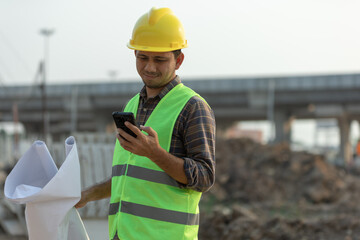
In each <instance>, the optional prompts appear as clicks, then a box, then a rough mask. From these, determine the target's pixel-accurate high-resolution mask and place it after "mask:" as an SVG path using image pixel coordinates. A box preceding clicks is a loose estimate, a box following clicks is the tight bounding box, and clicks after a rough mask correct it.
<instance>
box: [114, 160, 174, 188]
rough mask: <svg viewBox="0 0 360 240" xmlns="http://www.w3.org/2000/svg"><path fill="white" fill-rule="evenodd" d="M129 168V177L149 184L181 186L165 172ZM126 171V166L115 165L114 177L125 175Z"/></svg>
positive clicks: (134, 167) (129, 166)
mask: <svg viewBox="0 0 360 240" xmlns="http://www.w3.org/2000/svg"><path fill="white" fill-rule="evenodd" d="M127 168H128V169H127V176H128V177H133V178H138V179H142V180H146V181H149V182H156V183H161V184H166V185H169V186H174V187H178V186H179V185H178V183H177V182H176V181H175V180H174V179H173V178H172V177H170V176H169V175H167V174H166V173H165V172H162V171H157V170H152V169H148V168H143V167H139V166H133V165H128V167H127ZM125 171H126V165H125V164H122V165H115V166H113V168H112V176H113V177H116V176H121V175H124V174H125Z"/></svg>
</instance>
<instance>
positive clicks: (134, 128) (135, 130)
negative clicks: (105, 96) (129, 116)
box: [125, 121, 141, 136]
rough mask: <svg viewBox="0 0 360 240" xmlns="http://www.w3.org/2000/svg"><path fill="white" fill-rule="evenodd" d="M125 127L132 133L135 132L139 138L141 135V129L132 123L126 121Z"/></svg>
mask: <svg viewBox="0 0 360 240" xmlns="http://www.w3.org/2000/svg"><path fill="white" fill-rule="evenodd" d="M125 126H126V127H128V128H129V129H130V130H131V131H133V133H135V134H136V135H137V136H139V135H140V134H141V131H140V129H139V128H137V127H136V126H135V125H134V124H132V123H130V122H128V121H126V122H125Z"/></svg>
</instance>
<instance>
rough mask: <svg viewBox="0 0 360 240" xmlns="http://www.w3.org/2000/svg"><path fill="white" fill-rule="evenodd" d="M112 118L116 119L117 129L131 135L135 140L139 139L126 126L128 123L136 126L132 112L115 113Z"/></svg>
mask: <svg viewBox="0 0 360 240" xmlns="http://www.w3.org/2000/svg"><path fill="white" fill-rule="evenodd" d="M112 116H113V118H114V121H115V124H116V127H117V128H121V129H122V130H124V131H125V132H126V133H128V134H130V135H131V136H133V137H135V138H136V137H137V136H136V134H135V133H134V132H133V131H131V130H130V129H129V128H128V127H126V126H125V122H126V121H128V122H130V123H131V124H133V125H135V126H136V124H135V118H134V114H133V113H132V112H113V113H112Z"/></svg>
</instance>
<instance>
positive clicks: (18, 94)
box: [0, 74, 360, 161]
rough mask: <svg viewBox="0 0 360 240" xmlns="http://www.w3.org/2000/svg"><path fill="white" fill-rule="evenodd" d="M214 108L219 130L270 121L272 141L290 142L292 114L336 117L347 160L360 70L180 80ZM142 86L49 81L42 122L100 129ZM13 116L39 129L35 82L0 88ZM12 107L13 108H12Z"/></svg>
mask: <svg viewBox="0 0 360 240" xmlns="http://www.w3.org/2000/svg"><path fill="white" fill-rule="evenodd" d="M183 83H184V84H185V85H187V86H189V87H191V88H193V89H194V90H195V91H197V92H198V93H200V94H201V95H202V96H203V97H204V98H205V99H206V100H207V101H208V103H209V104H210V105H211V106H212V108H213V109H214V112H215V116H216V120H217V125H218V129H222V128H225V127H226V126H230V124H231V123H232V122H234V121H241V120H266V119H268V120H270V121H273V122H274V123H275V133H276V134H275V142H282V141H289V140H290V136H291V122H292V121H293V120H294V119H317V118H336V119H337V120H338V125H339V129H340V132H341V134H340V139H341V151H342V153H341V154H342V156H344V159H345V160H346V161H347V160H348V159H349V157H350V156H349V150H348V149H349V147H348V146H349V128H350V122H351V121H352V120H358V121H359V120H360V74H339V75H313V76H283V77H261V78H214V79H196V80H195V79H194V80H193V79H183ZM141 87H142V83H141V82H140V81H138V82H118V83H114V82H112V83H104V82H100V81H99V83H91V84H63V85H48V86H47V89H46V93H47V103H46V106H47V107H46V108H47V111H48V114H47V115H46V116H47V118H46V122H47V123H48V125H49V126H50V130H51V134H52V135H53V136H54V137H56V136H57V135H59V134H69V133H70V132H74V131H105V128H106V126H107V125H108V124H111V123H112V118H111V112H113V111H119V110H122V108H123V106H124V105H125V104H126V102H127V100H128V99H129V98H130V97H131V96H133V95H134V94H135V93H137V92H138V91H139V90H140V89H141ZM14 104H16V105H17V108H18V110H19V114H18V118H19V121H20V122H22V123H23V124H24V125H25V127H26V129H27V131H28V133H41V132H42V127H43V124H42V121H43V120H42V114H41V110H42V103H41V91H40V89H39V87H37V86H9V87H3V88H0V121H10V120H12V119H13V113H12V109H13V106H14ZM14 109H16V108H14Z"/></svg>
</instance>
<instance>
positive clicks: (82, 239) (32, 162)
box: [4, 136, 89, 240]
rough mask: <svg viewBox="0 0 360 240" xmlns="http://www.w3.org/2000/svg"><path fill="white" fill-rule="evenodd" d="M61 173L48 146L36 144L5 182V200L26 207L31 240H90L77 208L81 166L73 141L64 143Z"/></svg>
mask: <svg viewBox="0 0 360 240" xmlns="http://www.w3.org/2000/svg"><path fill="white" fill-rule="evenodd" d="M65 151H66V159H65V161H64V163H63V164H62V165H61V167H60V169H59V170H58V169H57V167H56V165H55V163H54V161H53V158H52V157H51V155H50V153H49V150H48V148H47V147H46V144H45V143H44V142H42V141H35V142H34V143H33V144H32V146H31V147H30V149H29V150H28V151H27V152H26V153H25V154H24V156H22V157H21V158H20V160H19V161H18V162H17V164H16V165H15V167H14V168H13V170H12V171H11V172H10V174H9V175H8V177H7V178H6V181H5V188H4V192H5V196H6V198H7V199H9V200H10V201H12V202H15V203H20V204H26V208H25V218H26V225H27V229H28V234H29V240H88V239H89V237H88V235H87V233H86V230H85V227H84V224H83V222H82V220H81V218H80V215H79V213H78V211H77V210H76V209H75V208H74V205H75V204H76V203H77V202H78V201H79V200H80V197H81V182H80V164H79V157H78V152H77V148H76V142H75V138H74V137H72V136H71V137H68V138H67V139H66V140H65Z"/></svg>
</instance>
